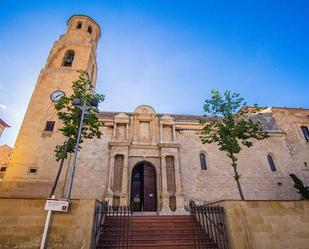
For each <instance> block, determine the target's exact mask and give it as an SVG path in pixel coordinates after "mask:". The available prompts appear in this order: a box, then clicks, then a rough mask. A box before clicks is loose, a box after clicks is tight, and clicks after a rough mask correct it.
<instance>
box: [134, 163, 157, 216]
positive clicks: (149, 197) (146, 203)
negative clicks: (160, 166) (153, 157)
mask: <svg viewBox="0 0 309 249" xmlns="http://www.w3.org/2000/svg"><path fill="white" fill-rule="evenodd" d="M130 204H131V209H132V211H136V212H140V211H157V175H156V171H155V169H154V167H153V165H152V164H151V163H149V162H146V161H144V162H140V163H138V164H136V165H135V166H134V168H133V170H132V176H131V200H130Z"/></svg>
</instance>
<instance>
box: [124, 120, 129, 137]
mask: <svg viewBox="0 0 309 249" xmlns="http://www.w3.org/2000/svg"><path fill="white" fill-rule="evenodd" d="M125 138H126V140H129V123H127V124H126V136H125Z"/></svg>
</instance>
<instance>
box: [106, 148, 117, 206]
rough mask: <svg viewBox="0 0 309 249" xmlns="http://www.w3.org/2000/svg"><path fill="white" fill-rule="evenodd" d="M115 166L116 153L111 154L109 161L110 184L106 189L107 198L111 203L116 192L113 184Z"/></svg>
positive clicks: (110, 203)
mask: <svg viewBox="0 0 309 249" xmlns="http://www.w3.org/2000/svg"><path fill="white" fill-rule="evenodd" d="M114 166H115V155H114V154H111V158H110V163H109V176H108V186H107V191H106V196H105V200H108V202H109V205H112V204H113V196H114V192H113V190H112V186H113V177H114Z"/></svg>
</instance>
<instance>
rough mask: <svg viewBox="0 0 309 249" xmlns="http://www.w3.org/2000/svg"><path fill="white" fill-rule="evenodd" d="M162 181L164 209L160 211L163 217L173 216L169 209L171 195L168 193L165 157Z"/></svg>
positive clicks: (162, 157) (163, 159) (162, 164)
mask: <svg viewBox="0 0 309 249" xmlns="http://www.w3.org/2000/svg"><path fill="white" fill-rule="evenodd" d="M161 179H162V192H161V198H162V209H161V211H160V214H161V215H166V214H172V211H171V209H170V207H169V193H168V192H167V175H166V161H165V156H161Z"/></svg>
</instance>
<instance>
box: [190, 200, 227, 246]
mask: <svg viewBox="0 0 309 249" xmlns="http://www.w3.org/2000/svg"><path fill="white" fill-rule="evenodd" d="M190 212H191V215H192V219H193V224H194V231H193V232H194V244H195V248H196V249H197V248H198V249H204V248H217V249H229V243H228V239H227V232H226V228H225V222H224V208H223V207H222V206H219V205H217V206H212V205H201V206H197V205H196V203H195V202H194V201H190Z"/></svg>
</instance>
